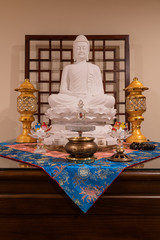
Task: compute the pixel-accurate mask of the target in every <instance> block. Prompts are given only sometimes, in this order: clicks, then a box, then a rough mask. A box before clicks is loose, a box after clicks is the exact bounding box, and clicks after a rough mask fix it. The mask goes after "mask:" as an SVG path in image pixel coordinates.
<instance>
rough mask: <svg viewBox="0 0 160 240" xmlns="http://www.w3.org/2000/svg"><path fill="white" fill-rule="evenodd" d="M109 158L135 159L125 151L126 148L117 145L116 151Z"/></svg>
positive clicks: (120, 160)
mask: <svg viewBox="0 0 160 240" xmlns="http://www.w3.org/2000/svg"><path fill="white" fill-rule="evenodd" d="M108 159H109V160H111V161H114V162H129V161H132V160H133V159H132V158H131V157H129V156H128V155H126V154H125V153H124V148H121V147H117V149H116V153H115V154H113V155H112V156H111V157H110V158H108Z"/></svg>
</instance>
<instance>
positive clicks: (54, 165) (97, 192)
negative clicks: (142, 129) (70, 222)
mask: <svg viewBox="0 0 160 240" xmlns="http://www.w3.org/2000/svg"><path fill="white" fill-rule="evenodd" d="M152 143H153V144H155V145H156V148H155V149H154V150H152V151H131V150H130V151H128V153H127V154H128V155H129V156H130V157H131V158H132V159H133V161H131V162H125V163H122V162H111V161H109V160H108V159H107V158H108V157H109V156H111V155H112V154H113V152H112V151H109V152H101V153H96V154H97V160H96V161H95V162H94V163H90V164H86V163H83V164H75V163H70V162H68V161H67V159H66V155H67V154H66V153H64V152H58V151H47V153H46V154H37V153H34V149H33V147H32V144H30V145H31V146H29V144H27V146H26V145H25V144H17V143H14V142H5V143H0V156H3V157H5V158H9V159H12V160H16V161H20V162H23V163H27V164H30V165H33V166H37V167H39V168H41V169H43V170H44V171H45V172H47V173H48V175H49V176H50V177H51V178H52V179H53V180H55V181H56V182H57V183H58V184H59V186H60V187H61V188H62V189H63V190H64V191H65V193H66V194H67V195H68V196H69V197H70V198H71V199H72V201H73V202H74V203H75V204H76V205H77V206H78V207H79V208H80V209H81V210H82V211H83V212H87V211H88V210H89V209H90V208H91V206H92V205H93V204H94V203H95V202H96V201H97V199H98V198H99V197H100V196H101V195H102V194H103V193H104V191H106V190H107V188H108V187H109V186H110V185H111V183H112V182H113V181H114V180H115V179H116V178H117V176H118V175H119V174H120V173H121V172H122V171H123V170H124V169H126V168H127V167H130V166H133V165H136V164H138V163H142V162H145V161H148V160H151V159H154V158H156V157H159V156H160V143H157V142H152ZM5 158H4V161H5Z"/></svg>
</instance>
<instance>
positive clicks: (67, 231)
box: [0, 158, 160, 240]
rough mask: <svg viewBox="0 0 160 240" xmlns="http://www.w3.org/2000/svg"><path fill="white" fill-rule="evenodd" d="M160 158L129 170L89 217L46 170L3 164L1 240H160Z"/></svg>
mask: <svg viewBox="0 0 160 240" xmlns="http://www.w3.org/2000/svg"><path fill="white" fill-rule="evenodd" d="M159 226H160V158H157V159H155V160H151V161H149V162H147V163H145V164H141V165H138V166H137V167H136V168H129V169H126V170H125V171H124V172H123V173H121V174H120V175H119V177H118V178H117V179H116V180H115V181H114V182H113V183H112V185H111V186H110V187H109V189H108V190H107V191H106V192H105V193H104V194H103V195H102V196H101V197H100V198H99V199H98V200H97V202H96V203H95V204H94V205H93V206H92V207H91V209H90V210H89V211H88V212H87V213H83V212H82V211H81V210H80V209H79V208H78V207H77V206H76V205H75V204H74V203H73V202H72V200H71V199H70V198H69V197H68V196H67V195H66V194H65V193H64V192H63V190H62V189H61V188H60V187H59V186H58V184H57V183H56V182H54V180H52V179H51V178H50V177H49V176H48V175H47V174H46V173H45V172H44V171H43V170H41V169H38V168H28V167H27V165H22V164H20V163H17V162H15V161H12V160H8V159H5V158H1V159H0V239H1V240H12V239H13V240H14V239H15V240H19V239H20V240H25V239H27V240H28V239H34V240H35V239H38V240H42V239H55V240H58V239H60V240H63V239H64V240H80V239H81V240H82V239H84V240H88V239H89V240H90V239H93V240H101V239H102V240H104V239H109V240H112V239H124V240H129V239H133V240H137V239H138V240H142V239H148V240H152V239H157V240H158V239H160V228H159Z"/></svg>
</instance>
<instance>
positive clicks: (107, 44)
mask: <svg viewBox="0 0 160 240" xmlns="http://www.w3.org/2000/svg"><path fill="white" fill-rule="evenodd" d="M86 37H87V39H88V40H89V42H90V55H89V61H90V62H92V63H95V64H97V65H99V67H100V69H101V72H102V79H103V86H104V92H105V93H107V94H111V95H113V96H114V97H115V99H116V106H115V107H116V109H117V119H116V121H126V113H125V92H124V91H123V88H125V87H126V86H128V84H129V78H130V76H129V35H86ZM75 38H76V36H75V35H26V36H25V78H29V79H30V81H31V82H33V83H35V84H37V87H38V89H39V93H38V96H37V97H38V111H37V113H36V114H35V115H37V116H38V119H37V121H38V122H42V121H46V119H44V117H45V111H46V110H47V108H49V105H48V101H47V98H48V96H49V95H50V94H52V93H58V92H59V86H60V81H61V74H62V70H63V67H64V66H65V65H66V64H70V63H73V52H72V43H73V40H74V39H75ZM33 52H34V53H33ZM34 74H36V75H34ZM32 75H34V76H33V77H32ZM50 123H51V122H50Z"/></svg>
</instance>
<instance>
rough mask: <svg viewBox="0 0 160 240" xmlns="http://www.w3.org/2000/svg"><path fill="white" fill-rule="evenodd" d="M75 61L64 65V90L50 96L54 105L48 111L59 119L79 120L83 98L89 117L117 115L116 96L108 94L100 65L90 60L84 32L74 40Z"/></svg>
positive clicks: (61, 86)
mask: <svg viewBox="0 0 160 240" xmlns="http://www.w3.org/2000/svg"><path fill="white" fill-rule="evenodd" d="M73 54H74V61H75V62H74V63H73V64H69V65H67V66H65V67H64V69H63V73H62V78H61V84H60V93H59V94H51V95H50V96H49V98H48V102H49V105H50V108H49V109H48V110H47V113H46V115H47V116H48V117H49V118H50V119H53V120H55V121H57V122H59V121H63V120H70V121H72V120H75V119H76V117H77V114H76V113H77V109H78V103H79V101H80V100H82V101H83V104H84V105H83V109H84V111H85V118H86V120H88V121H96V122H97V121H98V122H106V121H107V119H109V120H110V119H113V118H114V117H115V113H116V110H115V109H114V104H115V99H114V97H113V96H110V95H107V94H104V89H103V83H102V76H101V72H100V69H99V67H98V66H96V65H95V64H92V63H89V62H87V61H88V55H89V41H88V40H87V38H86V37H85V36H83V35H80V36H78V37H77V38H76V39H75V41H74V42H73Z"/></svg>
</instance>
